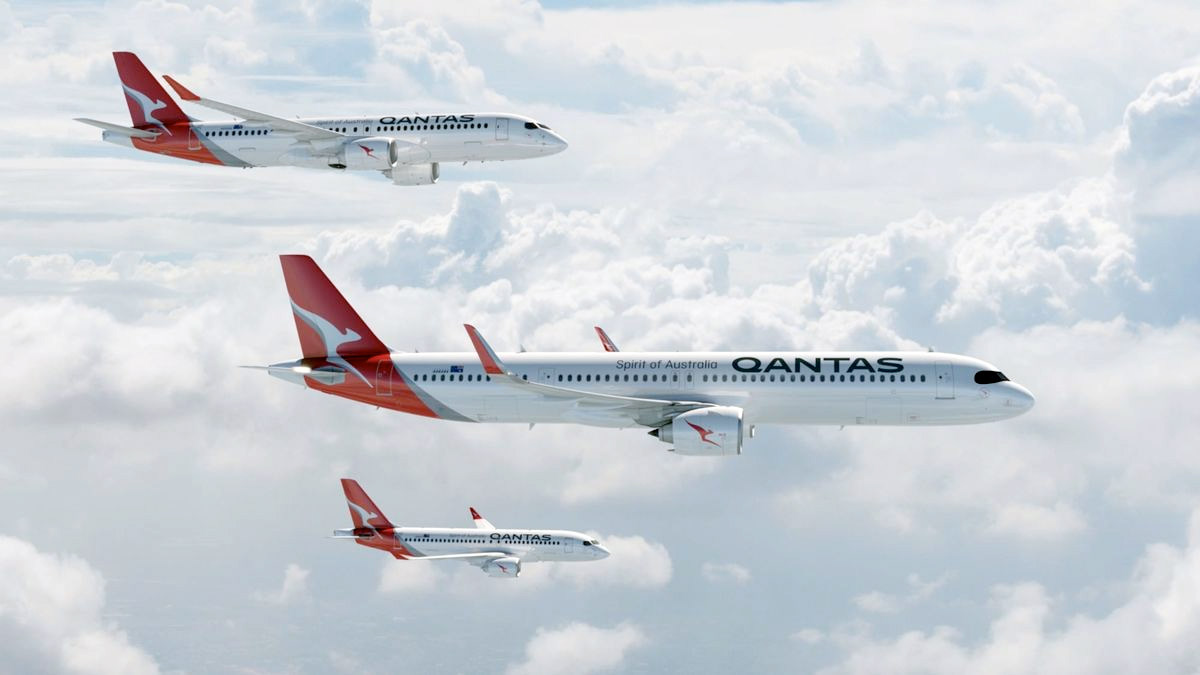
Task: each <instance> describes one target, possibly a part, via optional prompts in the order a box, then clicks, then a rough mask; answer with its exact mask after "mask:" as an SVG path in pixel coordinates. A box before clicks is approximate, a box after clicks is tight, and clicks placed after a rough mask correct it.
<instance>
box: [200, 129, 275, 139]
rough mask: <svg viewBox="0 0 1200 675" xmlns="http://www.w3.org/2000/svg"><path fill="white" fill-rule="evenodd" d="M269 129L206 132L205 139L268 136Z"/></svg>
mask: <svg viewBox="0 0 1200 675" xmlns="http://www.w3.org/2000/svg"><path fill="white" fill-rule="evenodd" d="M267 131H268V130H267V129H229V130H226V131H205V132H204V137H205V138H208V137H214V138H215V137H217V136H266V135H267Z"/></svg>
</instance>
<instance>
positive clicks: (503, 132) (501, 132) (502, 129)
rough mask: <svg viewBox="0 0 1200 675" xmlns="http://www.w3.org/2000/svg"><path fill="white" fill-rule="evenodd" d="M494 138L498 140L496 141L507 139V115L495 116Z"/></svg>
mask: <svg viewBox="0 0 1200 675" xmlns="http://www.w3.org/2000/svg"><path fill="white" fill-rule="evenodd" d="M496 140H498V141H507V140H508V118H507V117H497V118H496Z"/></svg>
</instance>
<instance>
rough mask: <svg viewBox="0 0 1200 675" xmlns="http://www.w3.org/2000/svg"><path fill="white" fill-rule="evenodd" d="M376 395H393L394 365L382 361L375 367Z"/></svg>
mask: <svg viewBox="0 0 1200 675" xmlns="http://www.w3.org/2000/svg"><path fill="white" fill-rule="evenodd" d="M375 393H376V395H378V396H391V395H392V363H391V361H380V362H379V363H378V364H376V366H375Z"/></svg>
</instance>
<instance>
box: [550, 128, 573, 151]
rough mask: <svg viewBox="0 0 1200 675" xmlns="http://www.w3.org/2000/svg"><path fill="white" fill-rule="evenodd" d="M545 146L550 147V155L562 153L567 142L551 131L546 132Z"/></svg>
mask: <svg viewBox="0 0 1200 675" xmlns="http://www.w3.org/2000/svg"><path fill="white" fill-rule="evenodd" d="M546 145H548V146H550V147H549V151H550V152H551V153H555V152H562V151H563V150H566V149H567V145H568V144H567V140H566V139H565V138H563V137H562V136H559V135H558V134H556V133H554V132H553V131H547V132H546Z"/></svg>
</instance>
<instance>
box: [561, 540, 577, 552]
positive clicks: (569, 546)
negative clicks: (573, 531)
mask: <svg viewBox="0 0 1200 675" xmlns="http://www.w3.org/2000/svg"><path fill="white" fill-rule="evenodd" d="M562 550H563V553H574V552H575V540H574V539H569V538H568V539H563V546H562Z"/></svg>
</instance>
